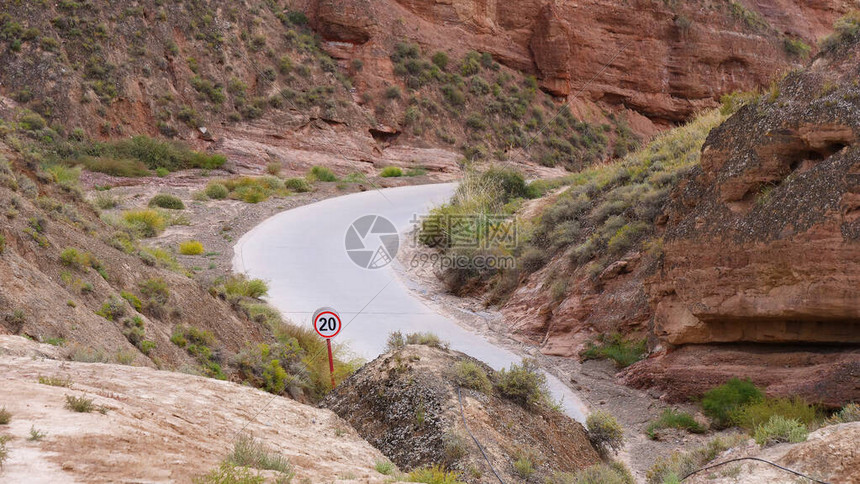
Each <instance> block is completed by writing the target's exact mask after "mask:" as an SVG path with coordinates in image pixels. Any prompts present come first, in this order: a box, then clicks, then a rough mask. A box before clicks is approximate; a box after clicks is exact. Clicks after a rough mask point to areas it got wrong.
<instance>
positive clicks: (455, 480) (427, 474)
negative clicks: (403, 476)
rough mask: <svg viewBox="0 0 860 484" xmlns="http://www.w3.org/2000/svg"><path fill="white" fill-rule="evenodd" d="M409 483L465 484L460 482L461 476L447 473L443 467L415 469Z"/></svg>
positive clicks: (451, 472) (409, 477)
mask: <svg viewBox="0 0 860 484" xmlns="http://www.w3.org/2000/svg"><path fill="white" fill-rule="evenodd" d="M407 478H408V479H409V482H423V483H424V484H464V483H463V482H462V481H460V475H459V474H457V473H456V472H453V471H446V470H445V469H444V468H443V467H442V466H430V467H422V468H420V469H415V470H413V471H412V472H410V473H409V476H407Z"/></svg>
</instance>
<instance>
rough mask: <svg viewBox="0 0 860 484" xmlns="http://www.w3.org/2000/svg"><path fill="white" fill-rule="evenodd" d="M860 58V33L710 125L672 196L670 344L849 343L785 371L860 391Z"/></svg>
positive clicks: (818, 384) (800, 383) (661, 330)
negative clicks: (816, 370) (803, 368)
mask: <svg viewBox="0 0 860 484" xmlns="http://www.w3.org/2000/svg"><path fill="white" fill-rule="evenodd" d="M858 52H860V43H858V42H856V40H855V41H846V42H843V43H842V44H839V45H838V46H836V47H835V48H834V50H833V52H831V53H828V54H827V55H824V56H821V57H819V58H817V59H816V60H815V62H813V63H812V65H811V66H810V67H809V68H808V69H806V70H805V71H803V72H797V73H792V74H790V75H788V76H787V77H786V78H785V79H784V80H783V81H782V82H781V83H780V84H779V85H778V86H777V87H775V88H774V89H773V90H772V91H771V92H770V93H768V94H766V95H765V97H764V98H763V99H761V100H760V101H759V102H757V103H755V104H753V105H749V106H747V107H745V108H742V109H741V110H740V111H739V112H738V113H737V114H736V115H735V116H733V117H732V118H730V119H729V120H728V121H727V122H726V123H724V124H723V125H722V126H720V127H719V128H717V129H715V130H714V131H712V132H711V134H710V135H709V137H708V140H707V142H706V143H705V147H704V148H703V150H702V162H701V167H699V168H696V169H695V170H694V171H693V173H691V175H690V177H688V178H687V179H686V180H685V181H684V182H682V184H681V186H680V187H679V188H678V189H677V190H676V191H675V192H674V194H673V201H672V203H671V204H670V206H669V207H668V210H667V213H668V215H669V222H668V225H667V226H668V228H667V231H666V235H665V237H664V245H663V259H662V264H661V269H660V271H659V272H658V274H657V276H656V277H655V278H654V279H653V281H652V282H651V283H650V284H649V292H650V294H651V295H652V297H653V304H654V306H653V307H654V319H653V329H652V331H653V334H654V336H655V337H656V338H657V339H658V340H659V341H660V342H661V344H663V345H670V346H680V345H694V344H696V345H697V344H706V343H707V344H712V343H767V344H782V345H787V347H786V348H785V349H786V350H789V351H790V348H791V345H797V344H805V345H810V346H812V347H813V348H814V347H815V345H817V344H819V345H820V344H831V345H848V346H847V347H846V348H845V351H843V352H840V353H841V355H839V356H835V355H833V350H831V349H817V350H813V352H814V353H819V354H820V356H819V357H817V358H818V359H819V362H820V363H823V362H825V361H829V365H830V367H829V369H828V370H826V372H825V374H824V375H820V376H819V377H817V378H813V379H810V378H809V377H807V376H805V377H804V378H797V380H795V381H794V382H793V383H791V384H788V381H789V380H787V379H785V380H784V379H782V378H779V379H778V380H780V381H781V382H782V384H783V385H787V386H788V387H795V388H796V389H797V390H798V391H799V393H803V394H805V395H807V396H809V397H811V398H816V399H821V400H824V401H826V402H828V403H831V404H834V403H839V402H845V401H849V400H856V399H857V398H858V397H860V387H858V385H857V382H858V381H860V353H858V352H857V351H856V349H851V348H852V347H854V348H856V344H857V343H858V342H860V341H858V339H857V338H858V335H860V331H858V329H860V314H858V313H857V301H858V298H860V292H858V288H860V279H858V266H857V261H858V260H860V238H858V233H860V216H858V214H860V211H858V206H860V205H858V200H860V198H858V197H860V195H858V193H860V188H858V187H860V184H858V173H860V155H858V154H860V151H858V149H857V145H856V141H857V137H858V135H860V133H858V131H857V129H858V126H860V96H858V91H857V86H856V69H857V60H856V59H857V55H858ZM704 351H708V352H709V353H718V350H716V349H711V350H704ZM815 359H816V358H812V359H808V357H804V356H801V355H798V357H797V359H796V360H795V361H796V362H797V363H799V362H801V361H803V362H807V364H809V363H812V361H814V360H815ZM671 360H672V356H667V357H666V361H667V362H668V361H671ZM659 361H660V358H658V359H653V360H652V361H650V362H648V363H644V364H642V365H641V368H637V369H633V370H631V371H632V373H631V378H633V379H635V378H637V377H636V376H635V375H644V374H646V373H647V372H648V370H647V368H649V366H650V365H657V366H659V363H658V362H659ZM797 363H789V364H790V365H791V366H794V364H797ZM675 369H676V370H677V371H674V374H675V375H676V378H681V379H683V378H689V377H690V375H685V372H684V371H683V370H681V366H676V367H675ZM751 373H752V372H751ZM755 373H759V374H758V375H750V376H754V377H755V376H757V377H758V378H761V379H764V378H766V376H765V375H763V374H762V373H761V372H755ZM646 378H647V377H646ZM670 379H672V377H670ZM825 382H829V383H827V384H826V386H822V385H823V384H824V383H825ZM831 385H832V386H831ZM668 386H671V384H669V385H668Z"/></svg>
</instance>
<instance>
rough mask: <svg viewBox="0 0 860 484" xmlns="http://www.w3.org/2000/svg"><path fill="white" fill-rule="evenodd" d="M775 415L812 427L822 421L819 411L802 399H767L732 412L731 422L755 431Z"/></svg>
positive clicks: (753, 402) (755, 401) (756, 401)
mask: <svg viewBox="0 0 860 484" xmlns="http://www.w3.org/2000/svg"><path fill="white" fill-rule="evenodd" d="M774 415H779V416H780V417H784V418H787V419H792V420H797V421H798V422H801V423H803V424H804V425H807V426H808V425H811V424H813V423H815V422H818V421H820V420H821V414H820V412H819V411H818V409H817V408H816V407H815V406H813V405H810V404H809V403H807V402H806V401H805V400H803V399H802V398H765V399H761V400H754V401H752V402H750V403H747V404H745V405H742V406H740V407H738V408H737V409H736V410H734V411H733V412H731V422H732V423H733V424H735V425H737V426H738V427H741V428H743V429H746V430H748V431H750V432H751V431H753V430H755V429H756V428H758V426H759V425H762V424H764V423H766V422H767V421H768V420H770V418H771V417H773V416H774Z"/></svg>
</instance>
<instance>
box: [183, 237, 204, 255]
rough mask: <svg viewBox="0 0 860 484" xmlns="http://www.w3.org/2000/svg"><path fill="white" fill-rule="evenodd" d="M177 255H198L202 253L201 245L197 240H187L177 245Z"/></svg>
mask: <svg viewBox="0 0 860 484" xmlns="http://www.w3.org/2000/svg"><path fill="white" fill-rule="evenodd" d="M179 253H180V254H182V255H200V254H202V253H203V244H202V243H201V242H199V241H197V240H188V241H186V242H182V243H180V244H179Z"/></svg>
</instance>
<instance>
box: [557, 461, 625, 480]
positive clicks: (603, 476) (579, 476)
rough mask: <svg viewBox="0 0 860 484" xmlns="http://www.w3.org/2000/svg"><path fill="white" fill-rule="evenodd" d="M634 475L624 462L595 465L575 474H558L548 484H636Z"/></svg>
mask: <svg viewBox="0 0 860 484" xmlns="http://www.w3.org/2000/svg"><path fill="white" fill-rule="evenodd" d="M635 482H636V481H635V480H634V479H633V474H632V473H631V472H630V469H628V468H627V466H625V465H624V464H623V463H622V462H619V461H612V462H610V463H608V464H603V463H601V464H595V465H593V466H591V467H586V468H585V469H582V470H580V471H577V472H576V473H575V474H563V473H556V474H554V475H553V476H552V477H551V478H550V479H549V480H548V481H547V484H634V483H635Z"/></svg>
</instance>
